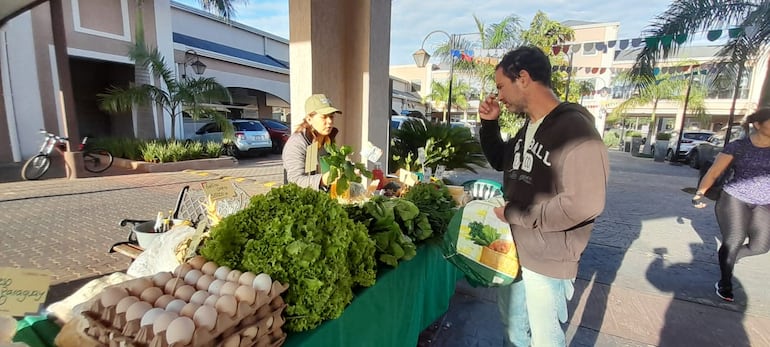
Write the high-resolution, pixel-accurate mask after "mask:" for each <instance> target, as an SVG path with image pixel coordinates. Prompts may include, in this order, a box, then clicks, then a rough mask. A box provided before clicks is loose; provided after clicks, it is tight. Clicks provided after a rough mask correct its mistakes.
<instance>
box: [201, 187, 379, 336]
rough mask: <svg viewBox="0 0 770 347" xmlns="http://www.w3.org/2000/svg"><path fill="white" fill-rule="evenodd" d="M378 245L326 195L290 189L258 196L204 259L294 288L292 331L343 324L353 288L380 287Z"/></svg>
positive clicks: (215, 231)
mask: <svg viewBox="0 0 770 347" xmlns="http://www.w3.org/2000/svg"><path fill="white" fill-rule="evenodd" d="M374 250H375V249H374V241H372V240H371V239H370V238H369V236H368V231H367V230H366V228H365V227H364V226H363V225H361V224H359V223H356V222H354V221H353V220H351V219H350V218H348V215H347V213H346V212H345V210H344V209H343V207H342V206H341V205H340V204H339V203H337V202H336V201H334V200H332V199H331V198H330V197H329V196H328V195H327V194H325V193H322V192H318V191H314V190H312V189H307V188H300V187H299V186H297V185H295V184H289V185H285V186H282V187H280V188H275V189H272V190H271V191H270V192H268V193H267V194H265V195H256V196H254V197H252V199H251V202H250V204H249V206H247V207H246V208H244V209H243V210H241V211H239V212H237V213H235V214H233V215H231V216H228V217H226V218H224V219H222V221H221V222H220V223H219V224H217V225H216V226H215V227H213V228H212V230H211V239H209V240H208V241H207V242H206V244H205V245H204V247H203V249H201V254H202V255H203V256H204V257H205V258H206V259H209V260H212V261H214V262H216V263H217V264H220V265H226V266H229V267H231V268H233V269H239V270H241V271H251V272H254V273H261V272H264V273H267V274H269V275H270V276H271V277H272V278H273V279H274V280H277V281H279V282H281V283H287V284H288V285H289V289H288V291H287V292H286V293H285V294H284V300H285V301H286V303H287V307H286V315H287V321H286V328H287V330H290V331H304V330H309V329H313V328H315V327H316V326H318V325H319V324H321V323H322V322H323V321H324V320H328V319H334V318H337V317H339V316H340V315H341V314H342V312H343V310H344V309H345V307H346V306H347V305H348V304H349V303H350V302H351V300H352V299H353V291H352V288H353V287H354V286H364V287H369V286H371V285H373V284H374V281H375V276H376V272H375V258H374Z"/></svg>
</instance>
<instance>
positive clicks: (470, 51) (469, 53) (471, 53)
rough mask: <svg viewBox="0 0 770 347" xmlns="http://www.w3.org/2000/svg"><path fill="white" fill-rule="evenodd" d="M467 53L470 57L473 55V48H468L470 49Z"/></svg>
mask: <svg viewBox="0 0 770 347" xmlns="http://www.w3.org/2000/svg"><path fill="white" fill-rule="evenodd" d="M465 54H467V55H468V56H469V57H472V56H473V50H471V49H468V50H466V51H465Z"/></svg>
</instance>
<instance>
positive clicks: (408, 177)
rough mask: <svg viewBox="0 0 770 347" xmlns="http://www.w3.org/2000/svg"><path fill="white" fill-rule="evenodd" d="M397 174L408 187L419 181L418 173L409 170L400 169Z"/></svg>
mask: <svg viewBox="0 0 770 347" xmlns="http://www.w3.org/2000/svg"><path fill="white" fill-rule="evenodd" d="M396 174H397V175H398V180H399V181H400V182H401V183H403V184H406V186H407V187H411V186H413V185H415V184H417V182H419V179H418V178H417V175H415V174H414V173H413V172H410V171H408V170H404V169H398V171H397V172H396Z"/></svg>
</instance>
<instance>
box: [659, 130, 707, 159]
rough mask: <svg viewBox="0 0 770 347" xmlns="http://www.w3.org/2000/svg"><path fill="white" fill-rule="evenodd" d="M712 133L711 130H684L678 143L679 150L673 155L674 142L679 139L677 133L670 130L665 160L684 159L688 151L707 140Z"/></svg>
mask: <svg viewBox="0 0 770 347" xmlns="http://www.w3.org/2000/svg"><path fill="white" fill-rule="evenodd" d="M712 135H714V132H712V131H703V130H699V131H692V130H690V131H688V130H685V131H684V132H682V143H681V144H680V145H679V152H678V153H677V154H676V155H674V152H676V144H677V142H678V141H679V133H678V132H672V133H671V139H670V140H669V141H668V150H667V151H666V160H668V161H679V160H682V159H686V158H687V157H688V155H689V153H690V150H692V149H693V148H695V147H697V146H698V144H701V143H705V142H707V141H708V139H709V138H710V137H711V136H712Z"/></svg>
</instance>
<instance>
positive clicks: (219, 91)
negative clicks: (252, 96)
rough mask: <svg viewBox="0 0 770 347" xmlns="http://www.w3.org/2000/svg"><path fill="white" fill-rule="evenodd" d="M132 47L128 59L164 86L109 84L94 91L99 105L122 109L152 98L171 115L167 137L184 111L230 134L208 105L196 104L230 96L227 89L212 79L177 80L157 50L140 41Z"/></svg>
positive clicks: (226, 123)
mask: <svg viewBox="0 0 770 347" xmlns="http://www.w3.org/2000/svg"><path fill="white" fill-rule="evenodd" d="M138 41H139V42H138V43H137V44H136V45H134V46H132V48H131V50H130V51H129V54H128V56H129V58H130V59H131V60H132V61H134V63H136V65H137V66H139V67H141V68H148V67H150V71H151V73H152V79H160V80H162V82H163V83H164V84H165V86H166V89H163V88H160V87H156V86H154V85H151V84H146V83H145V84H141V85H130V86H128V87H125V88H124V87H116V86H111V87H109V88H108V89H107V91H106V92H105V93H100V94H97V97H98V98H99V99H100V107H101V108H102V109H103V110H105V111H107V112H122V111H128V110H130V109H131V108H132V107H133V106H134V105H142V104H147V103H148V102H150V101H152V102H153V103H154V104H155V105H156V106H159V107H161V108H163V109H164V110H165V111H166V112H168V114H169V115H170V117H171V139H172V140H174V139H175V138H176V117H177V116H178V115H180V114H181V113H182V107H183V106H190V108H189V109H187V110H185V111H186V112H188V113H189V114H190V115H191V116H192V117H193V118H194V119H197V118H200V117H211V118H214V119H215V120H216V121H217V123H219V125H220V126H221V128H222V129H223V130H224V134H223V136H224V137H225V138H229V137H232V134H233V130H232V124H231V123H230V122H229V121H227V120H226V119H225V118H224V117H222V116H221V115H219V113H218V112H216V110H214V109H212V108H210V107H203V106H200V104H201V103H212V102H219V101H222V100H228V101H231V99H230V93H229V92H228V91H227V88H225V87H224V86H222V85H221V84H219V83H217V82H216V81H215V80H214V78H204V77H198V78H189V79H182V80H180V81H177V80H176V78H175V76H174V73H173V71H172V70H171V69H170V68H169V67H168V66H167V65H166V60H165V58H164V57H163V56H162V55H161V54H160V53H159V52H158V50H157V49H152V50H150V49H148V48H147V46H146V45H145V44H144V43H143V40H138Z"/></svg>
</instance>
